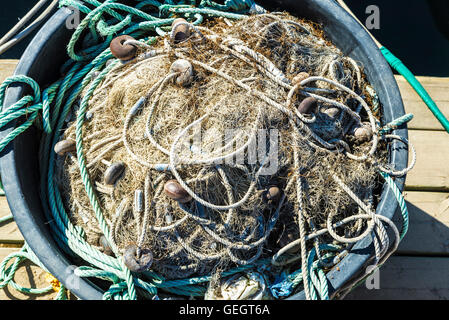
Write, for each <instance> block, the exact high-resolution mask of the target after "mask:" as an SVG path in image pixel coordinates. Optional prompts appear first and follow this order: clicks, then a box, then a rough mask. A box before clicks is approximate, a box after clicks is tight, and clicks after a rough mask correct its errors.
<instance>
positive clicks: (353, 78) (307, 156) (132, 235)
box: [56, 13, 387, 289]
mask: <svg viewBox="0 0 449 320" xmlns="http://www.w3.org/2000/svg"><path fill="white" fill-rule="evenodd" d="M175 27H178V28H179V27H185V28H187V31H186V29H184V32H185V33H187V35H188V36H186V38H185V39H182V41H177V39H176V36H177V34H176V32H175V31H176V28H175ZM173 30H174V31H173V32H172V33H171V35H167V36H165V37H159V38H158V40H157V42H155V43H152V44H151V45H148V44H146V43H145V42H144V41H135V40H128V42H127V45H132V46H134V47H136V48H138V53H137V58H136V59H134V60H132V61H131V62H126V63H120V64H117V65H115V66H113V67H110V68H109V69H110V70H109V71H108V72H107V74H106V76H105V78H104V80H102V82H101V83H100V85H99V86H98V87H97V89H96V90H95V91H94V93H93V96H92V98H91V99H90V101H89V103H88V108H87V113H86V119H85V121H84V123H83V126H82V130H83V139H82V142H83V149H84V152H85V161H86V167H87V169H88V174H89V177H90V179H91V181H92V182H93V186H94V189H95V193H96V194H97V197H98V199H99V203H100V205H101V209H102V212H103V214H104V217H105V220H106V222H107V224H108V226H109V228H110V230H111V233H112V241H114V245H116V246H117V247H118V248H119V250H120V254H122V255H126V250H127V248H128V247H129V246H130V245H135V246H136V247H137V250H140V251H142V250H146V251H150V252H151V254H152V255H153V262H152V264H151V270H153V271H154V272H157V273H158V274H159V275H161V276H163V277H164V278H166V279H182V278H187V277H191V276H203V275H208V274H213V275H214V281H213V284H212V289H214V288H216V287H217V286H218V284H219V283H220V277H221V274H222V273H223V272H226V271H228V270H230V269H232V268H235V267H236V266H242V265H250V264H253V263H255V262H256V261H259V260H263V259H273V268H274V269H273V270H272V273H273V274H275V273H276V272H277V273H281V272H283V271H285V270H296V269H297V268H298V265H300V262H299V260H300V259H301V257H302V255H301V254H300V252H299V251H301V250H308V249H310V248H309V247H307V248H305V247H304V248H303V247H301V248H299V247H300V246H301V244H300V243H296V245H293V246H292V243H293V242H295V241H297V240H298V239H300V237H301V235H303V237H304V236H305V233H309V232H313V231H317V230H320V229H323V228H327V226H328V221H329V220H331V221H334V220H335V221H339V220H342V219H344V218H347V217H350V216H353V215H354V214H355V213H357V212H359V210H361V209H360V205H359V204H358V203H357V202H356V201H354V199H353V198H354V196H356V197H357V199H358V201H359V202H362V203H363V204H364V205H365V206H367V207H369V208H373V207H374V206H375V205H376V203H377V197H378V196H379V189H378V181H377V180H376V179H377V178H376V177H377V171H376V166H375V164H377V163H386V162H387V152H386V148H385V146H384V145H380V146H378V139H377V137H376V135H373V132H375V131H376V124H377V123H378V122H379V119H380V112H381V108H380V107H379V105H378V103H377V102H376V96H375V93H374V91H373V90H372V88H371V87H370V85H369V83H368V82H367V81H366V78H365V76H364V73H363V66H361V65H360V63H357V62H356V61H354V60H353V59H351V58H349V57H347V56H344V55H343V54H342V53H341V51H340V50H339V49H337V48H336V47H335V46H334V45H333V44H332V43H330V42H329V41H328V40H327V39H326V38H325V37H324V36H323V32H322V30H321V28H320V26H318V25H316V24H314V23H313V22H310V21H304V20H300V19H298V18H295V17H293V16H291V15H289V14H288V13H264V14H259V15H252V16H248V17H246V18H245V19H242V20H240V21H231V20H229V19H226V18H214V19H209V20H207V21H205V23H203V24H202V25H197V26H194V25H192V24H190V23H187V24H186V23H182V22H181V23H179V24H178V25H177V26H174V28H173ZM111 61H115V60H111ZM106 65H107V66H108V64H106ZM98 73H99V72H98ZM92 81H94V80H92ZM80 99H82V97H81V98H80ZM311 99H312V100H311ZM308 101H309V102H310V103H311V104H312V105H313V109H312V110H309V111H307V110H304V109H303V108H305V107H307V102H308ZM75 110H76V108H75ZM75 120H76V112H73V113H71V114H69V115H68V117H67V119H66V122H67V128H66V129H65V132H64V134H63V137H62V139H63V140H64V141H70V140H73V141H75V140H76V130H77V122H76V121H75ZM114 168H116V171H118V173H117V175H116V178H117V179H116V180H114V181H113V182H112V183H109V184H108V183H105V179H107V177H105V174H108V173H110V170H113V169H114ZM117 168H118V169H117ZM56 180H57V183H58V186H59V187H60V189H61V190H62V195H63V199H64V203H65V206H66V207H67V208H68V211H69V212H70V213H71V219H72V220H73V222H74V224H75V225H79V226H81V227H82V228H83V229H84V230H85V232H86V235H87V241H88V242H89V243H90V244H92V245H94V246H96V247H97V248H98V249H99V250H101V251H107V252H108V253H109V254H112V253H111V251H110V250H108V249H107V247H108V245H107V243H106V244H105V241H104V240H103V238H102V237H103V234H102V231H101V229H100V228H99V227H98V225H97V223H96V214H95V211H94V210H93V209H92V208H91V203H90V200H89V197H88V194H87V193H86V191H85V189H84V186H83V179H82V176H81V173H80V170H79V163H78V160H77V158H76V157H75V156H74V155H73V154H69V155H63V156H60V157H59V159H58V167H57V175H56ZM173 181H177V182H176V183H178V184H179V186H180V187H181V188H182V191H183V192H185V193H188V195H186V197H187V201H185V202H184V201H176V200H174V199H173V197H170V194H168V193H167V192H166V190H165V189H166V188H167V184H169V183H171V182H173ZM342 185H344V186H346V187H347V188H348V189H350V190H352V192H351V193H348V192H345V191H344V189H342ZM376 188H377V189H376ZM189 200H190V201H189ZM367 224H368V223H367V222H366V221H365V222H364V221H363V220H357V221H355V222H352V223H348V224H346V225H344V227H343V228H340V229H338V231H335V234H338V235H340V236H341V237H346V238H357V237H360V236H361V235H362V234H363V233H365V229H366V228H367ZM332 242H335V243H337V242H338V241H335V237H332V236H331V235H329V234H322V235H320V236H318V237H316V238H315V242H314V243H312V242H311V243H310V246H313V245H314V244H315V245H317V244H319V243H332ZM340 245H343V244H341V243H340ZM286 246H289V247H288V248H287V247H286ZM343 247H344V245H343V246H342V248H343ZM286 249H288V250H286ZM137 254H138V255H139V253H137ZM273 257H275V258H273ZM274 270H277V271H275V272H274ZM214 283H215V284H214Z"/></svg>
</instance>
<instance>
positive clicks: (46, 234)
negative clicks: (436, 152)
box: [0, 0, 408, 299]
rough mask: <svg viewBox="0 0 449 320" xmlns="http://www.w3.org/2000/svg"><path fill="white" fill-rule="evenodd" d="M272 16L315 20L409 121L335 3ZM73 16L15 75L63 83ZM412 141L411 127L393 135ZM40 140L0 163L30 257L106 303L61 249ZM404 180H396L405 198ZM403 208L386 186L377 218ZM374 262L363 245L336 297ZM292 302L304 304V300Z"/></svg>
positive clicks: (46, 34)
mask: <svg viewBox="0 0 449 320" xmlns="http://www.w3.org/2000/svg"><path fill="white" fill-rule="evenodd" d="M261 4H262V5H266V6H267V7H269V8H273V9H280V10H287V11H289V12H291V13H293V14H295V15H297V16H298V17H302V18H306V19H310V20H312V21H315V22H318V23H320V24H322V25H323V27H324V31H325V34H326V36H327V37H328V38H329V39H330V40H331V41H332V42H333V43H334V44H335V45H337V47H339V48H340V49H341V50H342V51H343V53H344V54H346V55H349V56H350V57H352V58H353V59H355V60H357V61H360V62H361V63H362V64H363V65H364V67H365V73H366V74H367V76H368V80H369V81H370V83H371V84H372V86H373V87H374V88H375V90H376V91H377V93H378V95H379V98H380V101H381V103H382V105H383V111H384V112H383V117H384V118H383V123H387V122H389V121H391V120H393V119H395V118H398V117H400V116H402V115H404V107H403V104H402V99H401V96H400V93H399V88H398V86H397V84H396V81H395V79H394V77H393V74H392V72H391V69H390V67H389V66H388V64H387V62H386V61H385V60H384V58H383V57H382V54H381V52H380V51H379V50H378V48H377V47H376V45H375V43H374V42H373V41H372V39H371V38H370V36H369V35H368V34H367V32H366V31H365V30H364V29H363V28H362V27H361V26H360V25H359V24H358V23H357V22H356V21H355V20H354V18H352V16H350V15H349V14H348V13H347V12H346V11H344V10H343V9H342V8H340V7H339V6H338V5H337V4H336V3H335V2H334V1H329V0H277V1H265V3H264V2H263V1H261ZM70 14H71V11H70V10H68V9H60V10H58V11H57V12H56V13H55V14H54V15H53V17H52V18H51V20H50V21H48V22H47V23H46V24H45V25H44V26H43V27H42V29H41V30H40V32H39V33H38V34H37V35H36V37H35V38H34V40H33V41H32V42H31V44H30V45H29V46H28V48H27V49H26V51H25V53H24V54H23V57H22V59H21V60H20V62H19V64H18V66H17V69H16V71H15V74H22V75H27V76H30V77H31V78H33V79H35V80H36V81H37V82H38V83H39V84H40V86H41V88H45V86H47V85H49V84H50V83H51V82H53V81H55V80H57V79H58V78H59V77H60V74H59V68H60V66H61V65H62V63H64V62H65V61H66V60H67V59H68V57H67V56H66V53H65V47H66V45H67V43H68V40H69V39H70V36H71V33H72V32H73V30H68V29H67V28H66V24H65V22H66V19H67V18H68V16H69V15H70ZM24 90H28V89H26V88H25V89H23V88H22V86H16V87H14V86H12V87H10V88H9V89H8V91H7V94H6V98H5V107H8V106H10V105H11V104H13V103H14V102H16V101H17V100H18V99H19V98H20V97H21V96H23V95H24V94H26V92H24ZM14 126H15V123H11V124H10V126H9V127H6V128H4V129H3V130H2V131H1V132H0V135H1V137H4V136H6V135H7V134H8V133H9V132H10V131H12V130H13V129H14ZM394 133H395V134H397V135H399V136H401V137H403V138H407V129H406V127H405V126H404V127H403V128H401V129H398V130H396V131H395V132H394ZM39 137H40V133H39V132H38V130H37V129H35V128H34V127H32V128H30V129H29V130H27V131H26V132H25V133H23V134H21V135H20V136H19V137H17V138H16V139H15V140H14V141H13V142H12V143H10V145H9V146H8V147H7V148H6V149H5V150H4V151H3V153H2V154H1V155H0V156H1V158H0V174H1V177H2V180H3V185H4V189H5V192H6V195H7V199H8V203H9V206H10V208H11V211H12V213H13V214H14V218H15V220H16V222H17V224H18V226H19V228H20V230H21V232H22V234H23V236H24V238H25V240H26V241H27V243H28V244H29V246H30V247H31V249H32V250H33V251H34V252H35V253H36V255H37V256H38V257H39V260H40V261H41V262H42V263H43V264H44V265H45V266H46V267H47V269H48V270H49V271H50V272H51V273H52V274H53V275H54V276H55V277H57V278H58V279H59V280H60V281H61V282H62V283H64V285H65V286H66V287H67V288H68V289H69V290H71V291H72V292H73V293H74V294H75V295H76V296H78V297H79V298H81V299H101V298H102V295H103V290H102V289H101V288H100V287H99V286H97V285H96V284H94V283H93V282H91V281H90V280H86V279H82V278H78V277H77V276H76V275H74V273H73V269H74V268H72V267H71V265H72V262H71V261H70V258H69V257H68V256H67V255H66V254H65V253H64V252H63V251H62V250H61V249H60V248H59V247H58V245H57V244H56V242H55V241H54V239H53V236H52V234H51V232H50V228H49V227H48V225H47V223H48V222H47V221H46V219H45V215H44V212H43V209H42V204H41V201H40V198H39V190H38V188H39V187H38V186H39V179H40V177H39V170H38V147H39ZM390 151H391V152H390V159H389V160H390V163H394V164H395V167H396V168H405V167H406V166H407V161H408V150H407V148H406V147H405V146H403V145H402V144H398V143H394V144H393V145H392V148H391V150H390ZM404 181H405V178H400V179H397V180H396V183H397V185H398V187H399V189H400V190H401V191H402V189H403V186H404ZM397 208H398V205H397V202H396V199H395V196H394V194H393V192H392V191H391V190H390V188H389V187H388V186H387V185H386V184H385V185H384V186H383V190H382V197H381V201H380V203H379V205H378V206H377V213H379V214H382V215H384V216H386V217H388V218H392V217H393V216H394V214H395V212H396V211H397ZM372 256H373V246H372V241H371V237H369V236H368V237H366V238H365V239H363V240H361V241H359V242H358V243H357V244H355V246H354V247H353V249H352V250H351V252H350V254H348V255H347V256H346V257H345V258H344V259H343V260H342V261H341V262H340V263H339V264H338V265H337V266H336V267H334V268H333V269H332V270H331V271H330V272H329V273H328V274H327V277H328V282H329V294H330V295H331V297H336V296H338V293H340V292H341V290H342V289H343V288H344V287H345V286H347V285H348V284H349V283H351V280H353V279H355V278H357V277H359V276H360V275H363V274H365V267H366V266H368V265H369V263H370V260H371V258H372ZM292 299H304V293H299V294H296V295H295V296H294V297H292Z"/></svg>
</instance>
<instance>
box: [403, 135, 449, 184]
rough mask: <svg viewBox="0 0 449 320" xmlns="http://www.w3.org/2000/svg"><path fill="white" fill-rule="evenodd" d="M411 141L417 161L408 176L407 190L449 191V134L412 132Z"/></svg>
mask: <svg viewBox="0 0 449 320" xmlns="http://www.w3.org/2000/svg"><path fill="white" fill-rule="evenodd" d="M409 139H410V142H411V143H412V144H413V145H414V147H415V149H416V152H417V161H416V166H415V168H414V169H413V170H412V171H411V172H409V174H408V175H407V180H406V189H407V190H417V191H449V165H448V159H449V134H448V133H447V132H445V131H422V130H410V131H409Z"/></svg>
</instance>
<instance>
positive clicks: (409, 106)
mask: <svg viewBox="0 0 449 320" xmlns="http://www.w3.org/2000/svg"><path fill="white" fill-rule="evenodd" d="M395 77H396V82H397V83H398V85H399V89H400V91H401V95H402V100H403V101H404V106H405V110H406V112H407V113H413V115H414V116H415V117H414V119H413V120H412V121H411V122H410V123H409V126H408V127H409V128H410V129H416V130H440V131H443V130H444V128H443V127H442V126H441V124H440V123H439V122H438V120H437V119H436V118H435V117H434V115H433V114H432V112H431V111H430V110H429V108H428V107H427V105H426V104H425V103H424V102H423V101H422V99H421V97H420V96H419V95H418V94H417V93H416V92H415V90H414V89H413V88H412V87H411V86H410V84H409V83H408V82H407V80H405V79H404V77H402V76H395ZM417 79H418V80H419V81H420V82H421V84H422V85H423V87H424V88H425V89H426V90H427V92H428V93H429V95H430V96H431V97H432V99H433V100H434V101H435V103H436V104H437V106H438V108H439V109H440V110H441V112H442V113H443V114H444V115H445V116H446V117H447V118H448V119H449V90H448V89H449V78H436V77H417Z"/></svg>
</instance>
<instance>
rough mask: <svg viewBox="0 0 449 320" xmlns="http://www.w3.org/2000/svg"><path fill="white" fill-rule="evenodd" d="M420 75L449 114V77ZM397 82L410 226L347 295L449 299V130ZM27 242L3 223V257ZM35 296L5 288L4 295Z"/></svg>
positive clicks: (24, 274) (0, 210) (2, 67)
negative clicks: (405, 119)
mask: <svg viewBox="0 0 449 320" xmlns="http://www.w3.org/2000/svg"><path fill="white" fill-rule="evenodd" d="M16 63H17V61H16V60H2V61H0V82H2V81H3V79H4V78H5V77H7V76H9V75H10V74H12V72H13V70H14V67H15V65H16ZM419 80H420V81H421V82H422V83H423V85H424V87H425V88H426V89H427V90H428V91H429V93H430V95H431V96H432V97H433V98H434V99H435V100H436V103H437V105H438V106H439V107H440V108H441V109H442V111H443V113H444V114H445V115H446V116H448V117H449V78H428V77H420V78H419ZM397 81H398V84H399V86H400V89H401V93H402V96H403V99H404V103H405V107H406V111H407V112H409V113H413V114H414V115H415V119H414V120H413V121H412V122H411V123H410V125H409V128H410V131H409V135H410V141H411V142H412V143H413V144H414V146H415V148H416V151H417V153H418V160H417V164H416V167H415V169H414V170H413V171H412V172H411V173H410V174H409V175H408V177H407V184H406V192H405V199H406V200H407V205H408V208H409V212H410V229H409V233H408V235H407V236H406V238H405V239H404V241H403V242H402V243H401V245H400V248H399V250H398V252H397V253H396V255H395V256H394V257H392V258H390V260H389V261H388V262H387V263H386V264H385V266H384V267H383V268H382V269H381V270H380V274H379V275H380V289H379V290H368V289H366V288H365V286H363V285H362V286H360V287H358V288H357V289H355V290H354V291H353V292H351V293H350V294H349V295H348V296H347V297H346V299H449V165H448V163H447V162H448V159H449V134H447V133H446V132H444V131H443V129H442V127H441V126H440V125H439V123H438V121H437V120H436V119H435V118H434V117H433V115H432V114H431V112H430V111H429V110H428V108H427V107H426V106H425V104H424V103H423V102H422V101H421V99H420V98H419V96H418V95H417V94H416V93H415V92H414V91H413V89H412V88H411V87H410V86H409V85H408V84H407V83H406V81H405V80H404V79H403V78H401V77H397ZM8 214H9V208H8V205H7V202H6V199H5V198H4V197H0V217H1V216H5V215H8ZM22 244H23V238H22V236H21V234H20V232H19V230H18V228H17V226H16V225H15V223H14V222H11V223H6V224H3V225H0V260H2V259H3V258H4V257H5V256H6V255H8V254H9V253H11V252H14V251H17V248H20V247H21V246H22ZM15 279H16V280H17V281H18V282H19V283H20V284H23V285H30V284H31V285H33V286H36V285H37V286H39V287H44V286H48V282H47V280H46V277H45V272H43V271H42V270H40V269H39V268H37V267H34V266H31V265H29V264H28V265H24V266H23V267H22V268H20V269H19V272H18V273H17V274H16V277H15ZM54 295H55V293H52V294H49V295H43V296H39V297H37V299H52V298H53V296H54ZM34 298H36V297H31V296H26V295H24V294H18V293H16V292H12V291H8V290H0V300H3V299H34Z"/></svg>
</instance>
